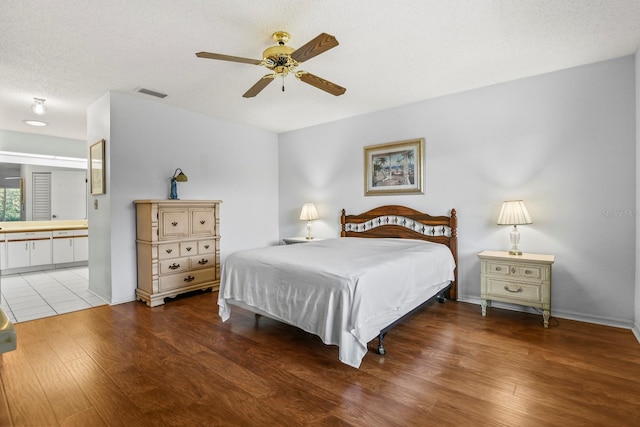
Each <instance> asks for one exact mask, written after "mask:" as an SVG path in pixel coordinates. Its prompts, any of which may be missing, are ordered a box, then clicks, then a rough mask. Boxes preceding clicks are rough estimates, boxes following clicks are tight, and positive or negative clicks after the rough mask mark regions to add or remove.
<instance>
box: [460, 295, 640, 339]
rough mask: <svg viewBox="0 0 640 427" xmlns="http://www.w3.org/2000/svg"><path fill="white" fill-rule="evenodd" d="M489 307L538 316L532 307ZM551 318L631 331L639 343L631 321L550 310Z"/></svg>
mask: <svg viewBox="0 0 640 427" xmlns="http://www.w3.org/2000/svg"><path fill="white" fill-rule="evenodd" d="M458 301H463V302H468V303H471V304H478V305H480V298H479V297H468V296H464V297H459V298H458ZM491 306H492V307H495V308H503V309H505V310H513V311H522V312H525V313H534V314H539V312H538V311H536V310H535V309H534V308H532V307H525V306H521V305H517V304H506V303H502V302H498V301H491ZM478 311H479V310H478ZM551 316H552V317H556V318H558V319H567V320H577V321H579V322H585V323H593V324H596V325H604V326H613V327H615V328H623V329H631V330H632V331H633V333H634V334H635V336H636V338H637V339H638V342H640V328H639V327H638V324H637V323H635V325H634V322H633V321H632V320H625V319H616V318H610V317H598V316H591V315H588V314H584V313H575V312H571V311H563V310H551Z"/></svg>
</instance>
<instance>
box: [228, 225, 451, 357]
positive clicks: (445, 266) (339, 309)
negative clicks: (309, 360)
mask: <svg viewBox="0 0 640 427" xmlns="http://www.w3.org/2000/svg"><path fill="white" fill-rule="evenodd" d="M454 267H455V263H454V260H453V256H452V255H451V251H450V250H449V248H447V247H446V246H444V245H441V244H437V243H430V242H425V241H420V240H410V239H370V238H357V237H348V238H339V239H328V240H320V241H313V242H309V243H305V244H297V245H286V246H272V247H267V248H261V249H251V250H244V251H239V252H235V253H233V254H231V255H229V256H228V257H227V259H226V261H225V263H224V265H223V268H222V277H221V281H220V292H219V297H218V305H219V314H220V317H221V318H222V321H223V322H224V321H226V320H227V319H229V316H230V314H231V307H230V306H229V304H228V300H230V301H231V302H235V301H237V302H239V303H241V305H243V306H248V307H249V308H255V309H257V311H260V312H263V313H266V314H267V315H269V316H270V317H273V318H274V319H277V320H280V321H283V322H286V323H289V324H292V325H294V326H297V327H299V328H301V329H303V330H305V331H307V332H310V333H313V334H316V335H318V336H319V337H320V338H321V339H322V341H323V342H324V343H325V344H334V345H338V346H339V352H340V361H342V362H343V363H346V364H348V365H351V366H353V367H356V368H357V367H359V366H360V362H361V360H362V358H363V357H364V355H365V354H366V352H367V343H368V342H369V341H371V340H372V339H373V338H375V337H376V336H377V335H378V333H379V332H380V329H381V328H383V327H384V326H387V325H389V324H391V323H392V322H393V321H395V320H397V319H398V318H400V317H402V315H404V314H406V313H407V312H409V311H411V310H412V309H413V308H415V307H416V306H417V305H419V303H420V302H422V301H424V300H426V299H428V298H429V297H430V296H433V295H435V294H436V293H437V292H438V291H439V290H440V289H441V288H442V287H443V285H446V284H447V283H448V282H449V281H451V280H453V279H454V276H453V270H454ZM425 295H428V296H426V297H425Z"/></svg>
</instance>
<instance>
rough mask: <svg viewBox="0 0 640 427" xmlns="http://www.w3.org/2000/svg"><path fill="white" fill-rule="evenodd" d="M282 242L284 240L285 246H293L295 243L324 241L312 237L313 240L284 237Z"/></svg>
mask: <svg viewBox="0 0 640 427" xmlns="http://www.w3.org/2000/svg"><path fill="white" fill-rule="evenodd" d="M282 240H284V242H285V243H286V244H287V245H295V244H296V243H309V242H315V241H318V240H324V239H319V238H317V237H314V238H313V239H307V238H306V237H285V238H284V239H282Z"/></svg>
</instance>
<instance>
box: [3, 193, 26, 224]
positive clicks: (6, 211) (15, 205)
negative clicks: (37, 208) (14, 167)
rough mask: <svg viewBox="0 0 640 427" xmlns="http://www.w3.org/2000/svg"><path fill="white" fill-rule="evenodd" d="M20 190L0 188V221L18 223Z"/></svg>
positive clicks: (20, 199)
mask: <svg viewBox="0 0 640 427" xmlns="http://www.w3.org/2000/svg"><path fill="white" fill-rule="evenodd" d="M21 201H22V190H21V189H20V188H0V221H20V207H21Z"/></svg>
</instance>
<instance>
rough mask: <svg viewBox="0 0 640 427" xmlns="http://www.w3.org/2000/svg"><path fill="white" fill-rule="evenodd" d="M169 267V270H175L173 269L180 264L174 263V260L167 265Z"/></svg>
mask: <svg viewBox="0 0 640 427" xmlns="http://www.w3.org/2000/svg"><path fill="white" fill-rule="evenodd" d="M169 268H170V269H171V270H175V269H177V268H180V264H176V263H175V262H174V263H173V264H171V265H170V266H169Z"/></svg>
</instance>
